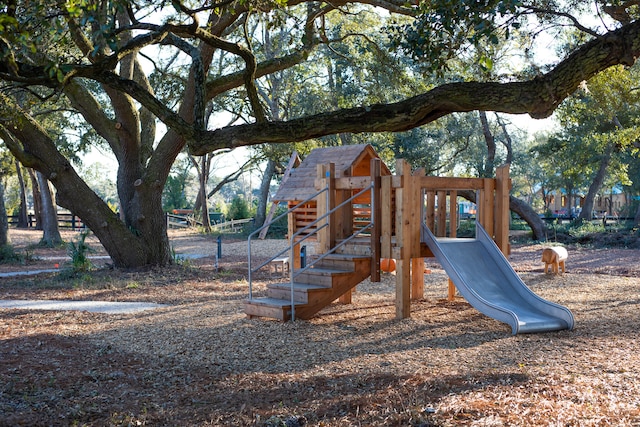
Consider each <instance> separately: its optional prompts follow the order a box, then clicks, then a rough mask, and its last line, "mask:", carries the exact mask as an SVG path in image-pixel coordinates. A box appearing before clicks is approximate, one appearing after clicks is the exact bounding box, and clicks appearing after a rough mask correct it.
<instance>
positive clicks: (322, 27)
mask: <svg viewBox="0 0 640 427" xmlns="http://www.w3.org/2000/svg"><path fill="white" fill-rule="evenodd" d="M636 3H638V2H637V1H628V2H626V3H624V2H621V1H611V2H608V1H604V0H598V1H594V2H589V6H597V7H598V8H600V9H601V10H605V11H606V12H607V13H608V16H609V17H612V18H615V19H611V20H610V21H609V26H608V27H604V26H601V27H589V26H587V25H585V24H583V23H581V18H580V16H574V15H572V14H571V12H576V13H578V12H580V13H586V14H588V13H591V18H593V16H595V15H596V14H597V13H598V12H599V10H598V11H590V10H589V9H588V8H586V7H585V5H584V2H576V1H569V0H567V1H561V0H557V1H548V0H545V1H536V0H522V1H520V0H485V1H482V2H478V1H475V0H474V1H462V0H457V1H456V0H432V1H426V2H417V1H410V2H406V1H404V0H360V1H347V0H338V1H334V2H330V3H323V2H317V1H302V0H289V1H270V0H257V1H248V0H221V1H219V2H215V1H204V0H202V1H191V0H184V1H183V2H180V1H177V0H174V1H171V2H169V1H166V0H149V1H145V2H135V1H124V0H102V1H97V0H96V1H91V0H66V1H65V0H54V1H53V2H46V3H45V2H41V1H38V0H35V1H33V0H30V1H26V0H24V1H22V0H14V1H10V2H5V3H4V5H5V6H4V9H2V10H1V13H0V80H1V81H2V82H3V84H2V87H1V89H2V90H1V92H0V96H1V98H2V99H1V102H0V125H1V126H2V127H3V128H4V131H6V132H8V133H10V134H11V135H12V138H7V139H6V140H5V141H4V142H5V144H6V145H7V147H8V148H9V149H10V150H11V152H12V153H13V154H14V156H15V157H16V158H18V159H19V160H20V161H21V162H22V163H23V164H24V165H25V166H28V167H31V168H34V169H36V170H38V171H39V172H41V173H42V174H43V175H44V176H45V177H46V178H47V179H48V180H50V181H51V182H52V183H53V185H54V186H55V188H56V191H57V197H58V203H59V204H60V205H61V206H63V207H65V208H68V209H70V210H71V211H73V212H74V213H75V214H76V215H78V216H79V217H81V218H82V220H83V221H84V223H85V224H87V225H88V226H89V227H90V228H91V230H92V231H93V232H94V233H95V235H96V236H97V237H98V238H99V239H100V241H101V243H102V244H103V245H104V247H105V249H106V250H107V251H108V253H109V254H110V256H111V257H112V259H113V261H114V263H115V265H116V266H119V267H135V266H143V265H164V264H168V263H171V261H172V258H171V251H170V247H169V242H168V238H167V233H166V225H165V222H164V216H163V213H162V203H161V195H162V189H163V186H164V183H165V181H166V179H167V176H168V174H169V171H170V168H171V165H172V163H173V162H174V160H175V159H176V156H177V155H178V153H180V152H181V151H182V150H183V149H184V148H185V147H186V146H188V148H189V149H190V151H191V152H192V153H193V154H197V155H202V154H204V153H208V152H212V151H215V150H219V149H222V148H235V147H240V146H248V145H255V144H264V143H283V142H294V141H304V140H307V139H310V138H316V137H320V136H325V135H332V134H339V133H340V134H348V133H357V132H396V131H406V130H409V129H412V128H415V127H418V126H421V125H423V124H426V123H429V122H432V121H434V120H437V119H438V118H440V117H443V116H445V115H447V114H450V113H453V112H463V111H473V110H482V111H498V112H505V113H516V114H529V115H530V116H532V117H534V118H543V117H547V116H549V115H550V114H552V113H553V111H554V110H555V109H556V107H557V106H558V105H559V104H560V103H561V102H562V100H563V99H565V98H566V97H567V96H568V95H569V94H571V93H572V92H574V91H575V90H576V88H578V87H579V86H580V85H581V83H582V82H583V81H585V80H588V79H590V78H591V77H593V76H594V75H596V74H598V73H599V72H601V71H602V70H605V69H607V68H609V67H611V66H613V65H617V64H623V65H632V64H633V63H634V62H635V60H636V58H637V56H638V54H639V53H640V21H638V20H637V19H636V18H637V5H636ZM374 7H375V8H376V9H374ZM383 9H386V11H385V13H384V14H383V13H382V12H381V10H383ZM356 13H380V16H381V18H380V19H381V20H382V19H383V18H382V17H383V16H384V20H386V21H387V24H386V26H381V27H379V28H371V29H369V30H368V31H378V32H380V31H387V32H388V33H389V34H390V40H391V43H390V44H389V46H391V47H392V48H393V49H395V50H396V54H397V57H398V60H399V61H413V63H414V64H421V65H423V67H422V72H424V73H425V75H427V76H431V75H437V76H439V77H441V78H443V79H444V80H443V81H445V83H443V84H442V85H439V86H437V87H433V88H432V89H431V90H429V91H426V92H425V93H421V94H417V95H416V96H414V97H411V98H408V99H398V100H397V101H396V102H393V103H389V104H379V105H366V106H361V107H358V108H350V109H342V110H336V111H326V112H323V113H320V114H316V115H312V116H305V117H298V118H291V119H289V120H287V121H273V120H269V119H268V115H267V114H265V112H264V109H263V104H262V103H261V102H260V97H259V96H258V90H257V85H256V80H257V79H260V78H263V77H264V76H266V75H268V74H270V73H274V72H278V71H282V70H285V69H290V68H294V67H296V65H298V64H301V63H302V62H303V61H307V60H312V59H313V57H314V52H315V51H316V50H317V49H319V48H323V47H325V46H328V47H329V48H331V46H335V44H337V43H340V42H341V38H340V37H338V38H333V37H329V36H328V34H329V35H332V34H335V32H332V31H329V29H328V28H327V26H329V25H331V22H339V21H340V20H338V19H335V18H334V19H331V20H329V19H326V17H327V16H328V15H330V14H331V15H341V19H342V20H348V19H350V16H353V14H356ZM396 16H397V17H398V18H397V21H396V22H395V23H393V22H392V21H391V18H390V17H396ZM587 22H589V20H587ZM554 24H558V25H559V27H554ZM567 24H569V25H572V26H573V27H575V28H577V29H578V30H579V31H581V32H582V35H583V36H582V38H581V42H580V43H576V44H575V45H574V47H573V48H567V50H566V52H565V55H564V57H563V59H561V60H559V61H557V63H554V64H547V65H549V67H548V68H547V69H545V70H537V71H536V70H534V71H535V72H532V73H529V74H526V73H523V74H521V75H520V76H512V77H509V78H507V77H501V78H499V79H497V80H495V81H450V82H446V77H447V72H446V67H447V60H448V59H449V58H452V57H456V56H460V55H464V54H465V52H466V51H469V50H473V49H474V46H479V45H480V44H482V43H493V42H496V41H497V40H498V39H499V38H502V39H511V38H513V37H514V34H516V33H518V34H520V35H521V34H526V31H527V29H530V30H532V33H535V32H536V31H538V30H540V29H541V28H543V26H544V28H563V27H564V26H566V25H567ZM255 25H261V26H263V27H264V28H265V30H267V31H271V30H273V31H278V29H279V28H281V27H282V26H286V27H289V28H292V29H293V30H292V31H291V32H290V33H291V43H290V46H289V49H288V50H286V51H285V52H283V53H282V55H281V56H279V57H277V58H268V57H267V56H266V55H265V54H264V51H263V48H264V46H262V45H261V44H260V43H256V40H253V39H252V37H251V32H250V31H247V29H248V28H250V27H255ZM347 36H348V37H365V38H366V37H367V34H366V33H362V34H349V35H345V37H347ZM213 61H215V63H216V67H213V66H212V63H213ZM167 64H174V65H175V66H176V67H180V68H181V69H183V70H188V76H187V75H186V73H178V72H176V73H171V72H168V70H169V67H168V66H167ZM220 64H224V65H225V66H224V67H220V66H219V65H220ZM213 69H215V70H222V71H216V72H212V70H213ZM168 87H171V88H172V90H179V91H181V96H180V102H179V103H178V104H177V105H176V104H175V103H174V101H173V100H174V99H175V98H174V97H173V96H171V97H167V96H165V95H164V92H165V91H167V90H168V89H167V88H168ZM380 90H384V88H380ZM225 96H227V97H228V96H233V97H235V98H236V99H240V100H241V101H243V102H246V103H247V105H249V106H250V108H251V111H252V116H253V118H254V121H253V122H252V123H248V124H243V125H239V126H228V127H222V128H212V129H210V128H209V127H208V124H207V123H205V119H204V118H205V110H206V106H207V104H208V103H209V102H210V101H212V100H214V99H215V100H219V99H220V98H223V97H225ZM44 104H46V105H50V106H52V107H53V106H55V107H56V108H55V110H56V111H57V114H59V111H60V109H64V111H67V112H68V114H73V115H74V116H73V120H78V121H83V122H85V123H86V124H87V125H88V126H89V127H90V128H91V129H92V132H94V133H95V134H97V135H98V136H99V137H100V138H101V140H102V141H103V143H104V144H106V145H108V147H109V148H110V150H111V151H113V153H114V155H115V157H116V159H117V161H118V171H117V187H118V193H119V198H120V209H121V212H120V215H116V213H114V212H113V211H112V210H111V209H110V208H109V206H108V205H107V204H106V203H105V202H103V201H102V200H101V199H100V197H98V196H97V195H96V194H95V192H94V191H92V189H91V188H90V187H89V186H88V185H87V183H86V182H84V181H83V180H82V179H81V178H80V176H79V175H78V173H77V172H76V170H75V169H74V167H73V166H72V163H71V162H70V161H69V159H68V158H67V157H65V156H64V155H63V154H62V153H61V151H60V150H59V149H58V147H57V141H56V139H55V138H54V137H52V133H51V129H48V128H47V127H46V126H45V125H44V124H43V123H44V122H43V121H42V120H41V117H45V116H46V114H48V113H49V111H53V110H54V108H51V109H50V110H49V109H45V108H43V105H44ZM160 123H161V124H162V125H163V126H158V125H159V124H160ZM165 129H166V130H165Z"/></svg>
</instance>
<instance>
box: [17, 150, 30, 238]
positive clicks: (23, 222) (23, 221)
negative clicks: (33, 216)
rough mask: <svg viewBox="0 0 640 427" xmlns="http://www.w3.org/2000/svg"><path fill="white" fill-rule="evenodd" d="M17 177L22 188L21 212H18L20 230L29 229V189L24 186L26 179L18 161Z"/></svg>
mask: <svg viewBox="0 0 640 427" xmlns="http://www.w3.org/2000/svg"><path fill="white" fill-rule="evenodd" d="M15 164H16V176H17V177H18V185H19V186H20V210H19V211H18V224H17V227H18V228H28V227H29V211H28V208H27V187H26V185H25V184H24V177H23V176H22V166H21V165H20V162H19V161H18V160H17V159H16V161H15Z"/></svg>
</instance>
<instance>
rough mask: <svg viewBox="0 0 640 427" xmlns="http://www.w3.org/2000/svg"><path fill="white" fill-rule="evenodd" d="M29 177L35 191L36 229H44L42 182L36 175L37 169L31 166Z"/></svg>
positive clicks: (34, 215)
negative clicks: (39, 181) (40, 182)
mask: <svg viewBox="0 0 640 427" xmlns="http://www.w3.org/2000/svg"><path fill="white" fill-rule="evenodd" d="M27 171H28V172H29V179H30V180H31V192H32V193H33V218H34V220H35V222H36V225H35V227H34V228H35V229H36V230H42V196H41V195H40V184H39V183H38V178H37V177H36V171H35V170H33V169H31V168H29V169H27Z"/></svg>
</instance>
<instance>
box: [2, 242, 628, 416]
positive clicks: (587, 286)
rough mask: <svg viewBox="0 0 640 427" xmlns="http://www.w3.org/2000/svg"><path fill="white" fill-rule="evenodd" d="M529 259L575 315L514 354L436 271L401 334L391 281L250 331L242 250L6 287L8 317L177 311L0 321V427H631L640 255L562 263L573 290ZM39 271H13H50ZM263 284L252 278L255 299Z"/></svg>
mask: <svg viewBox="0 0 640 427" xmlns="http://www.w3.org/2000/svg"><path fill="white" fill-rule="evenodd" d="M171 239H172V242H175V243H174V244H175V245H176V249H179V250H177V251H178V252H181V251H182V252H184V253H192V254H194V253H198V252H200V253H204V254H205V255H207V254H213V253H214V249H211V251H209V252H207V251H206V248H213V246H212V245H213V243H212V239H207V238H206V237H204V236H201V235H189V236H183V235H174V236H172V237H171ZM18 240H19V239H17V238H16V241H18ZM179 242H180V243H179ZM281 244H282V243H281V242H273V245H275V246H278V245H281ZM16 246H17V244H16ZM187 247H190V248H191V249H190V250H187V249H186V248H187ZM540 249H541V246H539V245H535V246H520V247H514V248H513V253H512V256H511V258H510V259H511V261H512V263H513V264H514V267H515V268H516V270H517V271H518V272H519V273H520V274H521V276H522V278H523V280H524V281H525V283H527V284H528V286H530V287H531V289H532V290H534V291H535V292H536V293H538V294H539V295H541V296H542V297H544V298H547V299H549V300H552V301H554V302H558V303H560V304H563V305H565V306H567V307H569V308H570V309H571V310H572V312H573V313H574V316H575V318H576V327H575V329H574V330H572V331H560V332H553V333H545V334H530V335H518V336H512V335H511V334H510V328H509V327H508V326H507V325H505V324H503V323H500V322H497V321H495V320H493V319H490V318H488V317H486V316H484V315H482V314H480V313H479V312H477V311H476V310H475V309H473V308H472V307H471V306H470V305H469V304H468V303H466V302H465V301H464V300H463V299H461V298H456V300H455V301H447V300H446V299H445V297H446V292H447V291H446V289H447V277H446V275H445V274H444V273H443V272H442V270H440V269H439V267H438V265H437V264H436V263H433V262H432V261H428V267H429V268H431V270H432V272H431V274H426V275H425V298H424V299H423V300H420V301H413V302H412V316H411V318H410V319H404V320H396V319H395V318H394V315H395V306H394V295H395V294H394V292H395V291H394V289H395V288H394V279H395V278H394V276H393V275H390V274H385V275H383V281H382V282H380V283H370V282H364V283H363V284H361V285H359V286H358V289H357V292H356V293H355V294H354V299H353V300H354V302H353V304H351V305H340V304H333V305H331V306H330V307H328V308H327V309H325V310H323V311H322V312H321V313H320V314H319V315H318V316H316V317H315V318H313V319H311V320H309V321H297V322H294V323H280V322H276V321H271V320H260V319H254V320H249V319H247V318H246V317H245V316H244V314H243V312H242V301H243V300H244V298H246V295H247V282H246V258H245V257H243V255H244V252H246V243H244V242H242V241H239V242H227V243H225V244H224V246H223V251H224V256H223V258H222V259H221V260H219V261H220V263H219V267H220V269H219V270H218V271H215V270H214V268H213V259H214V258H213V257H203V258H198V259H194V260H189V261H185V262H183V263H180V264H179V265H176V266H174V267H172V268H167V269H161V270H160V269H158V270H150V271H137V272H131V271H129V272H125V271H119V270H112V269H108V268H101V269H98V270H96V271H93V272H90V273H84V274H80V275H70V274H63V272H61V273H58V274H55V273H54V274H48V275H38V276H35V277H32V278H0V298H4V299H8V298H33V299H35V298H52V299H106V300H122V301H149V302H158V303H168V304H171V306H170V307H168V308H164V309H160V310H153V311H146V312H142V313H137V314H128V315H120V314H119V315H106V314H96V313H88V312H44V311H29V310H0V426H15V425H27V426H50V425H63V426H64V425H91V426H107V425H150V426H151V425H152V426H164V425H166V426H177V425H179V426H282V425H287V426H296V425H309V426H458V425H468V426H502V425H504V426H513V425H522V426H531V425H549V426H551V425H553V426H556V425H563V426H610V425H616V426H638V425H640V356H639V355H640V343H638V340H637V331H638V330H639V329H640V316H639V315H638V312H639V310H638V309H639V308H640V296H639V295H640V294H639V292H638V286H639V285H640V277H639V276H640V274H639V272H640V268H639V266H640V256H639V255H640V252H638V251H637V250H608V251H597V250H589V249H586V248H570V249H571V250H570V255H569V256H570V258H569V261H568V263H567V267H568V272H567V273H566V274H564V275H561V276H554V275H545V274H543V273H542V267H543V265H542V264H541V263H540V262H539V256H540ZM33 250H34V251H36V249H33ZM260 250H263V249H260ZM264 250H266V249H264ZM37 251H41V249H37ZM42 251H44V252H46V251H47V250H44V249H43V250H42ZM50 251H58V254H60V253H62V254H63V253H64V249H62V250H61V249H54V250H50ZM44 252H39V256H44V255H42V254H43V253H44ZM32 262H33V263H35V264H38V265H35V266H34V265H33V264H29V265H23V266H22V268H32V267H34V268H35V267H38V268H39V267H40V265H39V263H41V262H44V261H43V260H33V261H32ZM47 262H48V261H47ZM10 268H16V266H15V265H12V266H10ZM1 271H6V269H5V268H4V266H0V272H1ZM272 279H273V280H276V277H275V276H274V277H271V275H270V274H269V273H268V272H266V271H265V272H263V273H262V274H260V275H258V280H257V284H256V292H260V291H261V289H264V286H265V283H266V281H267V280H272Z"/></svg>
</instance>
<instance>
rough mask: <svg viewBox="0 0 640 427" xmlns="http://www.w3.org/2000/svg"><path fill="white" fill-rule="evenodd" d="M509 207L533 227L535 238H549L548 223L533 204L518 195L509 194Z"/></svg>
mask: <svg viewBox="0 0 640 427" xmlns="http://www.w3.org/2000/svg"><path fill="white" fill-rule="evenodd" d="M509 209H511V211H513V212H515V213H517V214H518V215H519V216H520V218H522V219H523V220H524V221H525V222H526V223H527V225H528V226H529V228H531V233H532V236H531V238H532V239H533V240H538V241H544V240H547V225H546V224H545V222H544V221H543V220H542V218H540V215H538V213H537V212H536V211H535V210H534V209H533V208H532V207H531V205H529V204H528V203H526V202H524V201H522V200H520V199H518V198H516V197H513V196H509Z"/></svg>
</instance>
